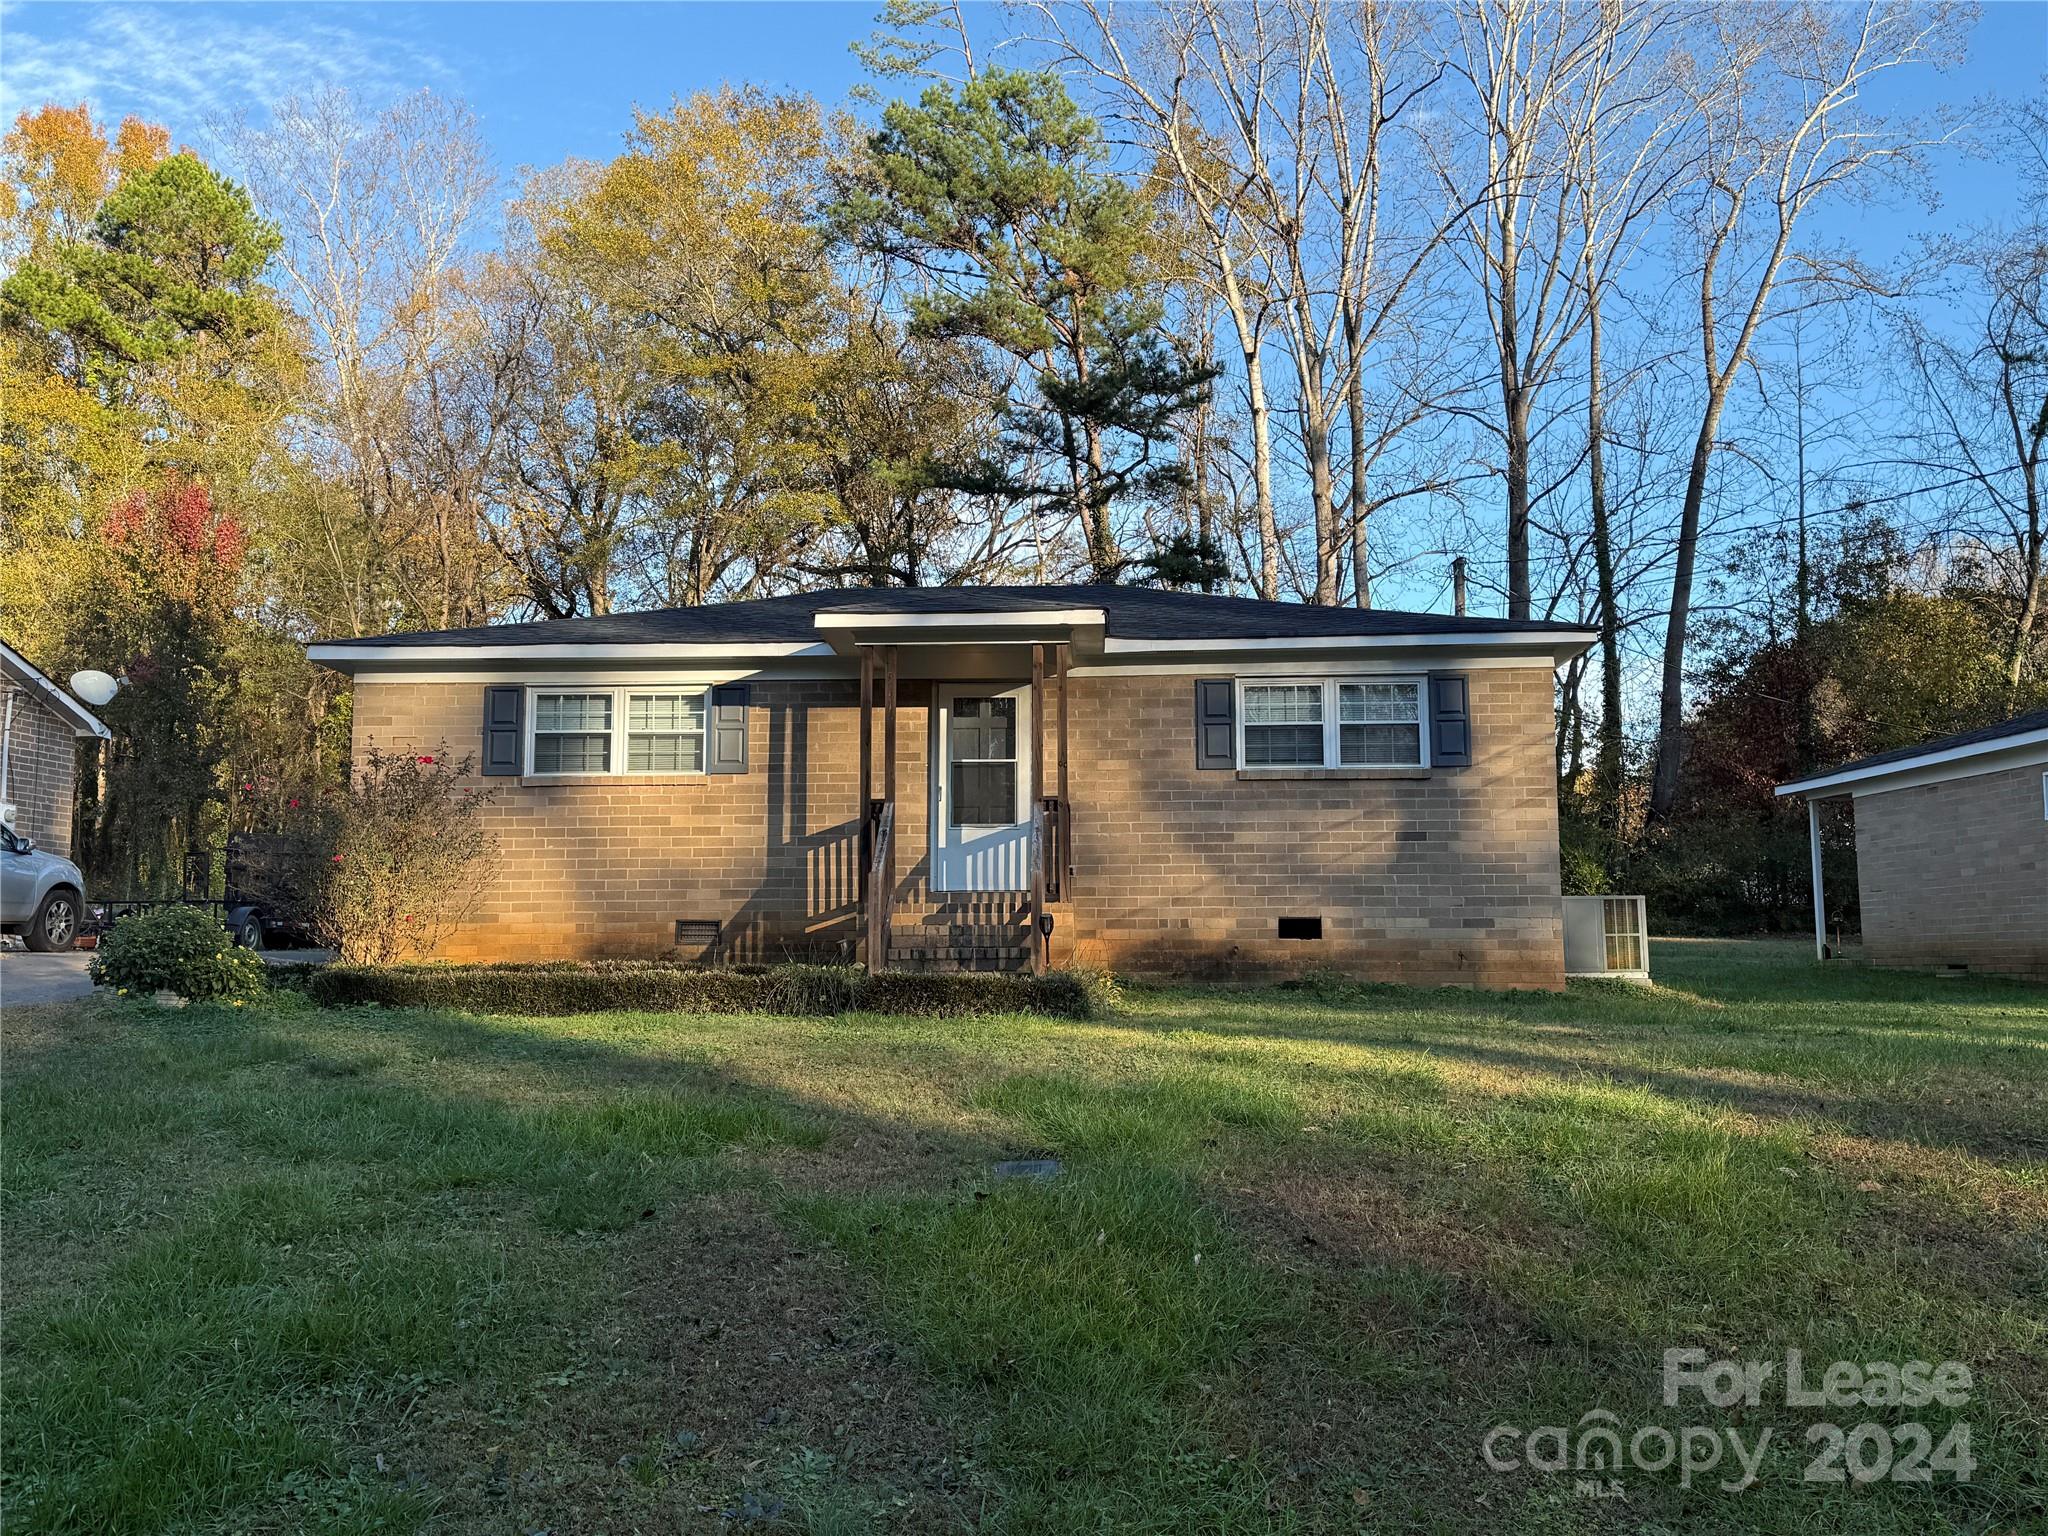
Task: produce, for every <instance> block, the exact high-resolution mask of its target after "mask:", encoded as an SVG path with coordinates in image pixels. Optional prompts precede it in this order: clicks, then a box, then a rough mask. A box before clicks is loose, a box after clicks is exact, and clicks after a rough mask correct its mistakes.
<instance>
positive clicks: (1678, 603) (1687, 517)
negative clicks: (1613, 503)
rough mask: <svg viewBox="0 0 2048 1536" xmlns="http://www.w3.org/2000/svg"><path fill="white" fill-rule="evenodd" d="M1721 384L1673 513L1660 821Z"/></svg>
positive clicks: (1675, 751)
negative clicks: (1674, 561) (1675, 552)
mask: <svg viewBox="0 0 2048 1536" xmlns="http://www.w3.org/2000/svg"><path fill="white" fill-rule="evenodd" d="M1726 400H1727V390H1726V389H1725V387H1717V388H1714V389H1713V390H1711V392H1710V393H1709V394H1708V397H1707V412H1706V416H1705V417H1704V418H1703V419H1702V420H1701V422H1700V435H1699V438H1698V440H1697V441H1696V442H1694V444H1693V448H1692V467H1691V468H1690V469H1689V470H1688V471H1687V472H1686V477H1685V504H1684V506H1683V507H1682V508H1681V509H1680V511H1679V514H1678V559H1677V564H1676V567H1675V568H1674V570H1673V571H1672V575H1671V617H1670V620H1669V622H1667V623H1666V624H1665V626H1664V676H1663V681H1662V692H1661V694H1660V696H1659V698H1658V701H1657V771H1656V774H1655V776H1654V777H1653V778H1652V779H1651V781H1650V814H1651V815H1652V816H1654V817H1656V818H1657V819H1658V820H1660V821H1661V820H1663V819H1664V818H1666V817H1668V816H1669V815H1670V814H1671V807H1672V806H1673V805H1674V804H1676V803H1677V800H1678V773H1679V770H1680V769H1681V768H1682V767H1684V765H1685V736H1684V732H1685V635H1686V624H1687V622H1688V620H1689V619H1690V617H1691V614H1692V576H1693V566H1694V564H1695V563H1696V561H1697V560H1698V557H1699V548H1700V509H1701V507H1702V506H1703V505H1704V504H1705V502H1706V499H1707V470H1708V468H1709V466H1710V465H1711V464H1712V463H1713V458H1714V434H1715V433H1716V432H1718V431H1719V430H1720V427H1721V407H1722V405H1723V403H1724V402H1725V401H1726Z"/></svg>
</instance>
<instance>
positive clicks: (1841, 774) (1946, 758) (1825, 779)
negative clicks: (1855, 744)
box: [1778, 730, 2048, 799]
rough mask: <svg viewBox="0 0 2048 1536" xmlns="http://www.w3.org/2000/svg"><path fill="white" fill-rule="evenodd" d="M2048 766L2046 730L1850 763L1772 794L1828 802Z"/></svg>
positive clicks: (1781, 788)
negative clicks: (1861, 764) (2036, 765)
mask: <svg viewBox="0 0 2048 1536" xmlns="http://www.w3.org/2000/svg"><path fill="white" fill-rule="evenodd" d="M2035 762H2048V730H2038V731H2022V732H2020V733H2019V734H2018V735H2016V736H1994V737H1992V738H1991V740H1989V741H1973V742H1971V743H1969V745H1967V746H1961V747H1950V748H1948V749H1947V750H1945V751H1939V752H1921V753H1916V754H1915V755H1914V756H1912V757H1900V758H1893V759H1892V760H1891V761H1889V762H1883V763H1871V764H1869V765H1868V766H1866V767H1862V768H1859V767H1857V766H1856V765H1855V764H1853V763H1851V764H1850V765H1849V766H1848V767H1846V768H1839V769H1837V770H1835V771H1834V772H1833V773H1822V774H1815V775H1814V776H1813V777H1812V778H1807V779H1794V780H1793V781H1792V782H1791V783H1790V784H1780V785H1779V786H1778V794H1779V795H1780V796H1784V795H1806V796H1811V797H1813V798H1815V799H1830V798H1834V797H1837V796H1841V795H1867V794H1874V793H1877V792H1878V791H1881V790H1886V789H1905V788H1908V787H1910V786H1911V785H1914V784H1938V783H1940V782H1941V781H1942V780H1943V779H1961V778H1968V777H1970V776H1972V775H1974V774H1979V773H1998V772H2000V771H2002V770H2003V769H2006V768H2023V767H2027V766H2030V765H2031V764H2033V763H2035Z"/></svg>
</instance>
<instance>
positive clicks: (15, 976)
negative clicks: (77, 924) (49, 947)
mask: <svg viewBox="0 0 2048 1536" xmlns="http://www.w3.org/2000/svg"><path fill="white" fill-rule="evenodd" d="M333 958H334V952H333V951H332V950H328V949H266V950H264V951H263V959H264V961H265V963H266V964H269V965H287V964H290V963H292V962H294V961H301V960H311V961H315V962H318V961H323V960H332V959H333ZM91 960H92V955H91V954H90V953H89V952H87V951H85V950H76V949H75V950H71V951H70V952H68V953H65V954H57V955H38V954H36V953H34V952H33V951H31V950H26V949H0V1008H14V1007H19V1006H23V1005H26V1004H28V1003H65V1002H70V1001H71V1000H72V999H73V998H79V997H90V996H92V982H91V981H90V980H89V979H88V978H87V976H86V974H85V968H86V966H87V965H88V964H89V963H90V962H91Z"/></svg>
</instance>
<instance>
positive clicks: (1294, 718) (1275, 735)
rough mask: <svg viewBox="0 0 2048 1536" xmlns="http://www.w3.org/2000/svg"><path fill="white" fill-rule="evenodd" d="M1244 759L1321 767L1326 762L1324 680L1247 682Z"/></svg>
mask: <svg viewBox="0 0 2048 1536" xmlns="http://www.w3.org/2000/svg"><path fill="white" fill-rule="evenodd" d="M1244 761H1245V766H1246V767H1248V768H1265V767H1276V766H1281V767H1305V768H1319V767H1321V766H1322V762H1323V689H1322V685H1321V684H1320V683H1247V684H1246V685H1245V690H1244Z"/></svg>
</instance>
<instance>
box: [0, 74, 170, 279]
mask: <svg viewBox="0 0 2048 1536" xmlns="http://www.w3.org/2000/svg"><path fill="white" fill-rule="evenodd" d="M170 149H171V133H170V130H169V129H168V128H164V127H162V126H160V125H158V124H155V123H145V122H143V121H142V120H141V119H140V118H137V117H129V118H124V119H123V120H122V123H121V126H120V129H119V130H118V132H117V134H116V136H115V142H114V144H113V146H112V147H109V145H108V143H107V136H106V134H105V132H103V131H102V130H101V128H100V126H99V124H97V123H95V122H94V121H93V117H92V108H91V107H90V106H88V105H87V104H86V103H84V102H82V101H81V102H80V103H78V105H77V106H75V107H64V106H59V105H57V104H56V103H55V102H49V103H46V104H45V105H44V106H42V107H41V108H39V109H38V110H36V111H34V112H23V113H22V114H20V116H18V117H16V118H15V120H14V127H13V129H12V130H10V131H9V133H8V134H7V137H6V138H5V139H4V140H0V155H4V157H5V159H6V180H7V200H6V219H5V225H6V237H7V244H8V245H9V246H10V247H11V248H12V250H13V252H14V253H15V254H17V255H27V256H31V257H33V256H37V255H40V254H41V252H42V251H43V250H44V248H45V247H46V246H47V245H48V244H49V243H50V242H51V241H52V240H61V239H70V238H73V237H75V236H77V235H78V234H79V232H80V231H82V230H83V229H84V228H85V226H86V225H87V224H89V223H90V222H91V221H92V216H93V213H94V211H95V210H97V209H98V207H99V205H100V202H101V200H102V199H103V198H105V197H106V195H107V194H108V193H109V192H111V191H113V189H114V188H115V187H116V186H118V185H119V184H120V183H121V182H122V181H124V180H125V179H126V178H128V177H129V176H132V175H134V174H135V173H136V172H137V171H145V170H148V169H149V168H150V167H151V166H153V165H155V164H156V163H157V162H158V161H160V160H162V159H163V158H164V157H165V156H166V155H168V154H169V153H170Z"/></svg>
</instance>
